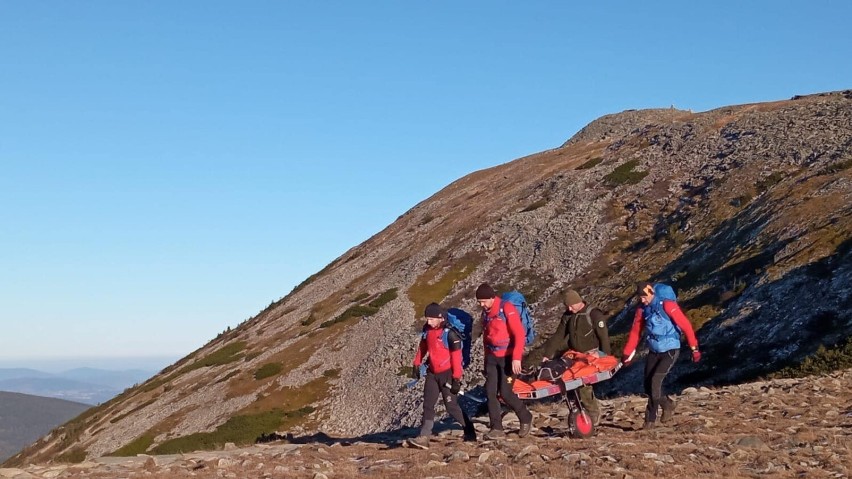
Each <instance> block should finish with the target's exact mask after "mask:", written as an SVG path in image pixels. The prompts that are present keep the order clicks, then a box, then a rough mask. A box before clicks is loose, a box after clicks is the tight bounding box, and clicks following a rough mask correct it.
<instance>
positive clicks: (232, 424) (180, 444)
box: [151, 406, 314, 454]
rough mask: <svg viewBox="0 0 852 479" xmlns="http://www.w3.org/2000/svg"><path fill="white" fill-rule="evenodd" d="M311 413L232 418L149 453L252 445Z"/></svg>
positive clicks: (306, 409)
mask: <svg viewBox="0 0 852 479" xmlns="http://www.w3.org/2000/svg"><path fill="white" fill-rule="evenodd" d="M313 411H314V408H313V407H310V406H305V407H303V408H300V409H298V410H295V411H283V410H281V409H273V410H271V411H266V412H261V413H257V414H246V415H239V416H233V417H231V418H230V419H228V421H226V422H225V423H224V424H222V425H221V426H219V427H218V428H216V430H215V431H213V432H200V433H195V434H190V435H188V436H183V437H177V438H174V439H170V440H168V441H166V442H164V443H162V444H160V445H158V446H157V447H155V448H154V449H153V450H152V451H151V452H152V453H154V454H180V453H186V452H192V451H202V450H207V451H209V450H213V449H221V448H222V447H223V446H224V445H225V443H227V442H233V443H234V444H237V445H248V444H253V443H254V442H255V440H257V438H258V437H260V436H261V435H264V434H269V433H272V432H275V431H277V430H278V428H279V427H281V424H282V423H283V422H284V421H285V420H287V419H294V418H301V417H304V416H306V415H308V414H310V413H311V412H313Z"/></svg>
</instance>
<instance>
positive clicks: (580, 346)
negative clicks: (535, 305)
mask: <svg viewBox="0 0 852 479" xmlns="http://www.w3.org/2000/svg"><path fill="white" fill-rule="evenodd" d="M569 349H571V350H574V351H580V352H586V351H590V350H592V349H600V350H601V351H603V352H605V353H606V354H612V353H611V351H610V344H609V330H608V328H607V326H606V316H605V315H604V313H603V311H601V310H600V309H598V308H596V307H594V306H593V305H590V304H588V303H586V305H585V306H584V307H583V309H582V310H580V312H578V313H577V314H573V313H571V312H570V311H567V310H566V311H565V313H564V314H563V315H562V319H560V320H559V326H558V327H557V328H556V332H555V333H553V336H551V337H550V338H549V339H548V340H547V342H545V343H544V347H543V348H542V351H543V353H544V356H545V357H547V358H550V359H553V358H556V357H560V356H562V355H563V354H564V353H565V351H568V350H569Z"/></svg>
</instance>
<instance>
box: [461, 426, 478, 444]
mask: <svg viewBox="0 0 852 479" xmlns="http://www.w3.org/2000/svg"><path fill="white" fill-rule="evenodd" d="M462 440H463V441H464V442H476V429H474V428H473V424H470V425H468V426H467V427H465V428H464V435H463V436H462Z"/></svg>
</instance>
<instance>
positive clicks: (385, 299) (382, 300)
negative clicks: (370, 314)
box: [369, 288, 397, 308]
mask: <svg viewBox="0 0 852 479" xmlns="http://www.w3.org/2000/svg"><path fill="white" fill-rule="evenodd" d="M396 298H397V288H391V289H389V290H387V291H385V292H384V293H382V294H380V295H379V297H378V298H376V299H374V300H372V301H370V303H369V306H370V307H371V308H381V307H382V306H384V305H386V304H388V303H390V302H391V301H393V300H395V299H396Z"/></svg>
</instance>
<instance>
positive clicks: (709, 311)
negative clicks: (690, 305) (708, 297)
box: [686, 304, 721, 331]
mask: <svg viewBox="0 0 852 479" xmlns="http://www.w3.org/2000/svg"><path fill="white" fill-rule="evenodd" d="M720 312H721V310H720V309H719V308H716V307H715V306H713V305H710V304H706V305H704V306H701V307H700V308H696V309H690V310H689V311H687V312H686V317H687V318H689V323H690V324H691V325H692V329H693V330H694V331H698V330H699V329H701V327H702V326H704V324H705V323H706V322H707V321H710V320H711V319H713V318H715V317H716V316H718V315H719V313H720Z"/></svg>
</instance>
